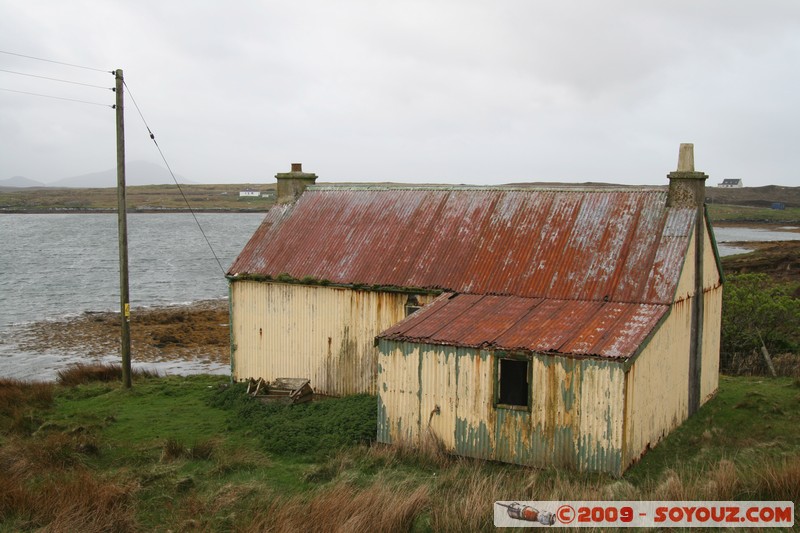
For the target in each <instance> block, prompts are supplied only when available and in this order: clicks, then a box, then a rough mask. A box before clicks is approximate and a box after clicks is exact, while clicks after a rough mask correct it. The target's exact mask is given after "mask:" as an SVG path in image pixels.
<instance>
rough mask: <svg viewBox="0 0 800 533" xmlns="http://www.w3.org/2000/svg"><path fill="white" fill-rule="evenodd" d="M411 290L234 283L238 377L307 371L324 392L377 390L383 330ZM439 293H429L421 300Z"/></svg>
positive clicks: (233, 325) (296, 374)
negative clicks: (378, 341) (377, 339)
mask: <svg viewBox="0 0 800 533" xmlns="http://www.w3.org/2000/svg"><path fill="white" fill-rule="evenodd" d="M407 298H408V295H407V294H402V293H389V292H371V291H357V290H351V289H344V288H334V287H325V286H305V285H299V284H284V283H267V282H258V281H234V282H232V284H231V328H232V329H231V339H232V365H231V366H232V373H233V378H234V379H235V380H243V379H247V378H251V377H253V378H259V377H261V378H264V379H267V380H272V379H275V378H278V377H300V378H308V379H310V380H311V386H312V387H313V388H314V390H315V391H317V392H319V393H321V394H329V395H334V396H341V395H347V394H357V393H362V392H367V393H370V394H376V392H377V391H376V388H375V375H376V358H377V348H375V346H374V339H375V336H376V335H377V334H378V333H380V332H381V331H383V330H384V329H386V328H388V327H389V326H391V325H393V324H394V323H396V322H398V321H400V320H401V319H402V318H404V316H405V308H404V306H405V303H406V299H407ZM429 299H432V297H431V296H427V295H421V296H420V298H419V300H420V303H426V302H427V301H428V300H429Z"/></svg>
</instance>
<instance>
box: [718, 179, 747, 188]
mask: <svg viewBox="0 0 800 533" xmlns="http://www.w3.org/2000/svg"><path fill="white" fill-rule="evenodd" d="M717 187H724V188H726V189H732V188H737V189H739V188H741V187H744V185H743V184H742V180H741V179H739V178H727V179H724V180H722V183H720V184H719V185H717Z"/></svg>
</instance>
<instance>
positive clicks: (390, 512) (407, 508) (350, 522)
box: [236, 479, 430, 533]
mask: <svg viewBox="0 0 800 533" xmlns="http://www.w3.org/2000/svg"><path fill="white" fill-rule="evenodd" d="M429 504H430V496H429V489H428V487H427V486H426V485H418V486H412V485H410V484H406V485H395V484H391V483H387V482H386V481H385V480H382V479H378V480H376V481H375V482H373V483H372V484H371V485H370V486H368V487H365V488H361V489H359V488H356V487H353V486H351V485H349V484H347V483H338V484H336V485H334V486H332V487H330V488H326V489H323V490H321V491H319V492H317V493H314V494H311V495H304V496H294V497H290V498H278V499H275V500H273V501H272V503H271V504H270V505H269V506H268V507H266V508H265V509H263V510H261V511H259V512H255V513H254V514H253V515H252V516H251V517H250V520H249V521H248V522H247V523H245V524H242V525H241V526H238V527H237V528H236V531H242V532H264V533H267V532H272V531H279V532H283V531H305V532H309V533H316V532H319V533H358V532H364V533H367V532H369V533H371V532H374V531H381V532H387V533H392V532H395V531H396V532H401V531H402V532H405V531H409V530H410V529H411V527H412V525H413V524H414V521H415V519H417V517H418V516H420V514H422V513H423V512H424V511H425V510H426V509H427V508H428V507H429Z"/></svg>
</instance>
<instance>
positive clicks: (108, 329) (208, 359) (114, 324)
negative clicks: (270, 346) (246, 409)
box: [14, 300, 230, 364]
mask: <svg viewBox="0 0 800 533" xmlns="http://www.w3.org/2000/svg"><path fill="white" fill-rule="evenodd" d="M228 318H229V314H228V301H227V300H209V301H202V302H196V303H192V304H188V305H174V306H166V307H155V308H133V309H132V312H131V328H130V330H131V359H132V360H133V361H134V362H137V363H155V362H165V361H186V360H196V361H200V362H204V363H214V364H229V363H230V333H229V331H230V328H229V325H228ZM14 336H15V340H16V342H17V344H18V346H19V348H20V349H21V350H23V351H27V352H45V351H50V350H58V351H63V352H70V353H75V354H80V355H81V356H83V357H86V358H99V357H103V356H107V355H109V354H114V353H118V352H119V337H120V318H119V313H114V312H86V313H83V314H82V315H79V316H77V317H72V318H67V319H65V320H61V321H55V322H53V321H43V322H35V323H32V324H27V325H25V326H21V327H20V329H19V330H18V331H16V332H15V335H14Z"/></svg>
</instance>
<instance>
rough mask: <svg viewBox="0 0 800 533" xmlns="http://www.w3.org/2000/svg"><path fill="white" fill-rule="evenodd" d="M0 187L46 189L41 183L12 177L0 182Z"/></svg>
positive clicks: (20, 177) (21, 177)
mask: <svg viewBox="0 0 800 533" xmlns="http://www.w3.org/2000/svg"><path fill="white" fill-rule="evenodd" d="M0 187H46V185H45V184H44V183H42V182H41V181H36V180H32V179H28V178H26V177H24V176H14V177H12V178H8V179H4V180H0Z"/></svg>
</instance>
